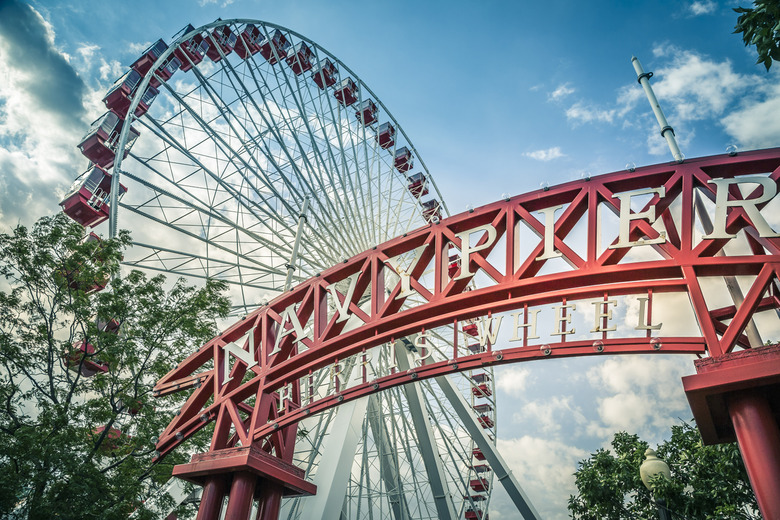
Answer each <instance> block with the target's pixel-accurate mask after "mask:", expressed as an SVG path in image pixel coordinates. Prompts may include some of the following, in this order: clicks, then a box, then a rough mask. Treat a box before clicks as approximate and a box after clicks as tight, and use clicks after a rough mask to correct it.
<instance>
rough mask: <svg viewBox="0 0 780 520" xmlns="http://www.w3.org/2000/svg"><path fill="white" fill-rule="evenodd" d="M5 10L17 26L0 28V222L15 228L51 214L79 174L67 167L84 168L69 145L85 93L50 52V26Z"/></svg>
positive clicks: (22, 11) (29, 11) (29, 12)
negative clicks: (13, 17)
mask: <svg viewBox="0 0 780 520" xmlns="http://www.w3.org/2000/svg"><path fill="white" fill-rule="evenodd" d="M8 9H12V10H15V11H14V12H13V13H12V14H13V16H15V17H17V20H24V23H17V24H8V23H3V22H2V21H0V77H2V78H3V81H1V82H0V172H1V173H2V175H1V176H0V222H2V223H3V226H14V225H16V224H17V223H23V224H30V223H32V221H34V220H35V219H37V217H39V216H42V215H45V214H51V213H53V212H55V211H56V210H57V202H59V198H60V196H61V195H62V194H63V192H64V190H65V188H67V186H68V185H70V183H71V182H72V179H74V178H75V177H76V176H77V175H78V174H79V173H81V172H78V171H74V170H73V165H74V164H79V165H80V164H83V163H84V162H85V161H83V160H81V158H80V154H79V153H78V151H77V149H76V147H75V144H76V143H77V142H78V140H79V138H80V137H81V136H82V134H83V132H84V129H85V126H86V125H85V121H83V117H84V106H83V98H84V95H85V94H86V93H87V89H86V88H85V85H84V83H83V81H82V80H81V78H80V77H79V76H78V74H77V73H76V72H75V70H74V69H73V67H72V65H71V64H70V63H69V60H68V57H66V56H65V55H64V53H62V52H61V51H59V50H57V49H56V48H55V46H54V39H55V34H54V31H53V29H52V26H51V25H50V24H49V23H48V22H46V21H45V20H44V19H43V18H42V17H41V15H40V14H39V13H38V12H36V11H35V10H34V9H33V8H32V7H30V6H28V5H24V4H13V3H12V4H10V5H9V7H8ZM21 27H26V28H27V29H26V30H22V29H21ZM85 52H87V53H88V52H89V51H88V50H86V51H85Z"/></svg>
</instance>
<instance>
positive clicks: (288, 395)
mask: <svg viewBox="0 0 780 520" xmlns="http://www.w3.org/2000/svg"><path fill="white" fill-rule="evenodd" d="M276 392H277V393H278V394H279V407H278V408H277V410H278V411H279V413H281V412H283V411H284V402H285V401H292V383H288V384H286V385H284V386H283V387H281V388H280V389H279V390H277V391H276Z"/></svg>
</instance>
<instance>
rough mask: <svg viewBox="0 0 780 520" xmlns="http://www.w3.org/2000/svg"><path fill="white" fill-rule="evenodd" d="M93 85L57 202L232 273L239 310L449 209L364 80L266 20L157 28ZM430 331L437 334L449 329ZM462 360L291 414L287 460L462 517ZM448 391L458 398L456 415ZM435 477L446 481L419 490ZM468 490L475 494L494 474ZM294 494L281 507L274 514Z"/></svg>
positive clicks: (321, 377) (212, 270)
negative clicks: (160, 34)
mask: <svg viewBox="0 0 780 520" xmlns="http://www.w3.org/2000/svg"><path fill="white" fill-rule="evenodd" d="M104 102H105V104H106V108H107V109H108V110H109V111H108V112H106V114H104V115H103V116H101V118H99V119H98V120H96V121H95V123H94V124H93V125H92V128H91V129H90V131H89V132H88V134H87V135H86V136H85V137H84V138H83V139H82V142H81V143H80V144H79V147H80V148H81V150H82V153H83V154H84V155H85V156H86V157H87V158H88V159H89V160H90V168H89V170H88V171H87V172H85V174H83V175H82V176H81V177H79V178H78V179H77V180H76V183H75V184H74V188H73V189H72V190H71V192H70V193H69V194H68V195H67V196H66V199H65V200H64V201H63V203H62V205H63V208H64V210H65V212H66V213H67V214H68V215H70V216H71V217H72V218H74V220H76V221H78V222H80V223H81V224H82V225H84V226H85V227H88V228H90V227H92V226H95V225H97V224H99V223H100V222H102V221H103V220H105V219H107V218H110V219H111V220H110V230H109V234H110V235H112V236H113V235H114V234H115V233H116V229H117V226H118V224H117V222H118V221H119V220H120V219H119V216H120V215H121V223H122V227H126V228H129V229H131V230H132V231H133V240H134V242H133V247H132V249H131V250H130V251H128V252H127V254H126V257H125V260H124V264H125V265H127V266H131V267H139V268H142V269H147V270H153V271H162V272H166V273H171V274H175V275H182V276H186V277H188V278H191V279H210V278H216V279H220V280H223V281H225V282H228V283H229V284H230V286H231V292H232V294H231V296H232V297H233V298H234V300H237V301H238V302H239V303H238V305H236V307H235V308H234V314H235V315H242V314H246V313H248V312H251V311H252V310H254V309H255V308H257V307H258V306H259V305H260V304H261V302H263V301H267V300H269V299H272V298H274V297H275V296H276V295H278V294H279V293H280V292H282V291H284V290H285V288H286V287H287V286H288V285H289V284H290V283H298V282H301V281H304V280H306V279H308V278H309V277H312V276H314V275H315V274H316V273H318V272H321V271H323V270H325V269H327V268H328V267H329V266H331V265H333V264H335V263H338V262H341V261H342V260H343V259H345V258H349V257H352V256H354V255H356V254H358V253H360V252H362V251H364V250H366V249H370V248H371V247H373V246H374V245H376V244H378V243H381V242H385V241H387V240H389V239H391V238H392V237H394V236H397V235H400V234H403V233H406V232H408V231H410V230H412V229H415V228H417V227H419V226H421V225H424V224H425V223H427V222H431V221H437V220H438V219H439V218H440V217H442V216H444V215H447V213H448V212H447V208H446V205H445V203H444V201H443V200H442V197H441V194H440V193H439V190H438V188H437V186H436V184H435V182H434V179H433V176H432V175H431V173H430V172H429V171H428V169H427V168H426V166H425V164H424V162H423V161H422V158H421V157H420V154H419V152H418V150H417V149H416V148H415V147H414V145H413V144H412V142H411V141H410V139H409V138H408V136H407V135H406V133H405V131H404V129H403V128H402V127H401V126H400V124H399V123H398V122H397V121H396V120H395V119H394V118H393V116H392V114H391V113H390V112H389V110H388V109H387V107H385V105H384V104H383V103H382V102H381V101H380V100H379V98H378V97H377V96H376V95H375V94H374V92H373V91H372V90H371V89H370V88H369V87H368V86H367V85H366V84H365V83H364V82H363V81H362V80H361V79H360V78H359V77H358V76H357V75H356V74H355V73H354V72H353V71H352V70H351V69H350V68H349V67H348V66H347V65H346V64H344V63H343V62H341V61H340V60H339V59H338V58H337V57H335V56H334V55H333V54H331V53H330V52H328V51H327V50H325V49H324V48H323V47H322V46H320V45H318V44H317V43H315V42H313V41H311V40H308V39H306V38H305V37H303V36H302V35H300V34H298V33H296V32H294V31H291V30H289V29H286V28H284V27H281V26H279V25H275V24H271V23H267V22H262V21H258V20H247V19H233V20H217V21H215V22H213V23H210V24H206V25H204V26H201V27H197V28H195V27H193V26H191V25H188V26H186V27H185V28H184V29H183V30H182V31H181V32H180V33H179V34H178V35H176V36H174V38H173V40H172V41H171V42H170V43H169V44H167V43H166V42H165V41H163V40H162V39H161V40H159V41H157V42H155V43H154V44H152V45H151V46H150V47H149V48H148V49H147V50H146V51H145V52H144V53H143V54H142V55H141V56H140V57H139V58H138V60H136V62H134V63H133V64H132V65H131V66H130V68H129V70H128V71H127V72H126V74H125V75H123V76H122V77H121V78H119V80H117V82H116V83H115V84H114V86H113V87H112V88H111V89H110V90H109V91H108V93H107V94H106V96H105V98H104ZM120 196H121V197H122V198H121V200H120ZM95 238H97V235H95ZM413 300H415V298H410V299H409V302H412V301H413ZM357 305H359V306H367V305H369V299H368V298H364V299H363V300H362V301H359V302H357ZM352 326H354V324H349V327H352ZM436 336H437V338H436V339H437V341H444V342H446V341H447V340H446V339H445V338H444V336H447V337H451V336H452V333H451V331H450V332H447V333H445V331H444V330H442V331H439V332H438V333H437V335H436ZM465 336H468V335H465ZM468 337H471V336H468ZM461 343H463V341H461ZM413 348H414V347H413ZM450 348H451V347H450ZM461 348H462V349H464V350H465V349H466V345H465V344H464V345H462V346H461ZM380 358H381V361H380ZM403 362H405V361H404V359H396V355H395V353H394V352H392V351H390V350H387V351H386V352H383V353H381V354H378V355H377V363H381V364H384V365H388V366H389V365H393V364H396V363H403ZM343 370H344V373H343V375H342V377H356V376H348V375H346V374H349V373H351V372H355V373H356V372H357V371H358V370H360V367H358V368H356V367H354V366H351V365H345V366H344V367H343ZM469 376H470V375H469V374H465V375H464V376H458V377H455V378H453V381H454V383H453V384H455V385H457V386H458V387H459V388H458V390H459V391H458V393H457V394H452V395H450V396H446V395H445V394H444V392H443V390H441V388H440V387H439V386H437V385H435V384H432V383H430V382H426V383H423V384H421V385H419V386H417V387H414V388H408V389H396V390H393V391H391V392H387V393H383V394H379V395H376V396H375V397H373V398H372V399H371V401H370V402H369V403H363V404H362V405H361V406H359V407H353V408H352V409H351V410H350V411H349V412H347V411H346V409H342V410H339V411H338V413H336V411H330V412H328V413H326V414H322V415H319V416H318V417H317V419H316V420H314V421H311V424H307V428H308V429H301V430H299V434H300V435H298V436H297V437H296V439H297V440H298V442H297V444H296V445H295V450H294V454H293V456H292V460H294V462H295V463H296V464H297V466H298V467H301V468H304V473H305V475H306V476H307V478H312V477H313V476H314V477H316V478H317V479H320V480H323V481H329V480H330V481H333V480H334V478H335V480H349V484H348V486H346V487H345V489H344V490H343V491H342V492H341V496H342V499H344V497H346V503H348V504H358V505H356V506H355V507H354V508H353V507H352V506H349V507H348V508H347V509H350V508H352V509H353V510H354V513H353V514H354V517H356V518H359V517H361V513H360V509H361V507H362V508H363V509H362V510H363V513H364V515H365V512H366V511H369V514H373V511H374V510H376V511H378V513H377V515H378V516H380V517H387V516H389V515H394V516H396V517H398V516H399V515H400V516H402V517H409V516H413V517H415V518H438V517H441V515H442V511H446V514H447V515H449V516H450V517H453V518H454V517H456V516H460V514H461V513H462V512H463V510H464V508H466V507H469V508H474V507H476V506H475V505H474V500H475V497H472V496H471V495H470V494H469V493H468V488H469V481H470V479H471V478H472V477H475V474H476V472H477V471H483V468H482V466H481V465H478V466H479V469H475V467H474V466H475V464H474V462H473V461H472V456H473V455H472V454H473V451H474V441H473V440H472V437H473V436H474V434H472V433H468V432H467V431H466V429H464V426H463V424H462V423H463V417H465V418H466V419H467V420H473V418H474V413H475V411H474V409H473V406H474V405H475V404H476V400H479V402H480V403H481V404H480V405H479V406H481V407H482V408H481V409H482V410H484V412H481V414H482V415H481V416H480V417H484V419H483V424H481V425H480V430H479V431H478V432H477V436H479V437H484V438H487V439H488V440H489V441H490V443H491V444H495V438H496V425H495V408H496V403H495V396H493V395H492V388H493V382H492V373H491V372H490V370H489V369H488V370H487V371H485V370H480V371H479V374H477V375H476V376H477V378H478V379H479V380H480V383H479V384H481V385H484V386H485V388H486V390H485V391H484V392H482V393H480V394H479V395H477V394H474V393H472V389H473V388H474V387H475V385H476V383H475V381H474V380H473V379H471V378H470V377H469ZM332 384H333V383H332V379H331V378H330V377H329V371H328V370H321V371H318V372H317V373H313V374H312V386H313V387H316V388H321V389H322V391H323V392H327V391H329V390H328V388H329V386H332ZM463 394H466V396H467V398H465V401H464V397H463ZM452 399H457V400H459V401H458V402H459V403H460V402H461V401H464V402H465V403H466V409H465V411H463V412H461V414H455V413H454V412H453V410H452V406H451V405H450V401H451V400H452ZM461 404H462V403H461ZM407 412H413V413H412V415H413V418H411V419H409V418H407V415H406V414H407ZM239 413H240V414H244V413H245V410H243V409H242V411H241V412H239ZM339 424H350V425H353V426H354V425H358V424H359V425H360V428H362V431H361V432H360V435H359V436H358V437H359V438H357V439H355V438H353V437H354V436H351V433H350V431H346V430H345V431H340V432H339V433H338V435H336V433H335V432H336V431H337V430H338V425H339ZM431 425H433V426H432V427H431ZM337 438H338V439H341V441H336V440H331V441H330V442H331V443H333V446H329V445H328V443H329V441H328V439H337ZM347 441H349V443H347ZM290 445H292V442H291V443H290ZM347 446H349V447H347ZM421 452H424V453H425V455H421V454H420V453H421ZM328 453H338V454H339V457H337V458H335V459H333V460H331V459H329V458H328V457H327V456H326V454H328ZM353 460H354V461H355V468H354V469H353V468H350V467H346V469H345V465H346V464H347V461H353ZM437 460H442V461H444V462H443V463H437V462H436V461H437ZM337 470H338V471H339V473H338V475H339V476H338V477H328V475H329V474H331V472H335V471H337ZM426 472H427V473H428V475H429V478H423V477H421V475H423V474H426ZM431 475H433V476H431ZM429 480H430V482H429ZM486 481H487V482H488V484H490V483H491V482H492V472H491V473H490V474H488V475H486ZM446 487H450V488H452V490H453V491H452V493H449V495H451V496H452V498H451V499H449V500H448V501H447V503H443V504H437V506H436V507H432V506H431V505H430V503H431V497H432V496H434V495H436V496H438V495H442V493H444V491H443V490H444V488H446ZM456 490H458V491H456ZM335 495H338V493H336V492H334V496H335ZM478 498H479V499H480V500H485V501H486V504H488V503H489V500H490V491H489V490H488V489H485V490H484V492H483V494H481V495H480V496H479V497H478ZM334 500H335V499H334ZM360 504H362V505H360ZM332 507H333V508H334V510H335V509H338V508H340V507H341V505H340V504H338V505H334V506H332ZM440 507H443V508H444V509H443V510H440V509H438V508H440ZM300 509H301V507H300V505H299V504H297V503H295V504H293V505H291V506H289V511H288V512H287V515H288V517H289V518H299V517H300V516H301V514H302V513H301V511H300ZM323 514H325V513H323Z"/></svg>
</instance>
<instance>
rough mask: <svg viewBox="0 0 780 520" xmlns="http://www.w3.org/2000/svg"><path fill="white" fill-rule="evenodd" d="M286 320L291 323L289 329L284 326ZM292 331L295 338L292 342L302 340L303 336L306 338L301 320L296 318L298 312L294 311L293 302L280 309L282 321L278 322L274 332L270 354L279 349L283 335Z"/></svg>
mask: <svg viewBox="0 0 780 520" xmlns="http://www.w3.org/2000/svg"><path fill="white" fill-rule="evenodd" d="M287 321H289V322H290V323H291V324H292V328H291V329H288V328H286V327H285V324H286V323H287ZM293 333H294V334H295V340H294V341H293V342H294V343H300V342H301V341H303V340H304V338H306V334H305V333H304V332H303V325H301V321H300V320H299V319H298V314H296V313H295V304H292V305H290V306H289V307H287V308H286V309H285V310H284V311H282V323H280V324H279V331H278V332H277V334H276V343H275V344H274V350H273V352H271V354H270V355H271V356H273V355H274V354H276V353H278V352H279V351H281V350H282V349H281V348H280V345H281V344H282V339H284V337H285V336H287V335H289V334H293Z"/></svg>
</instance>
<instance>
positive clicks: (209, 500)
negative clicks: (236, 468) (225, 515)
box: [195, 475, 228, 520]
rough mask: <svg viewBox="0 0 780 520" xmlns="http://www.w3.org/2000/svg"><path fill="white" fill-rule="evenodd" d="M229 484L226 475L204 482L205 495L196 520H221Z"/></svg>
mask: <svg viewBox="0 0 780 520" xmlns="http://www.w3.org/2000/svg"><path fill="white" fill-rule="evenodd" d="M227 483H228V479H227V478H226V477H225V476H224V475H214V476H212V477H210V478H208V479H206V480H205V481H204V482H203V494H202V495H201V497H200V507H199V508H198V516H197V518H196V519H195V520H219V516H220V513H221V512H222V501H223V499H224V498H225V490H226V489H227Z"/></svg>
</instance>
